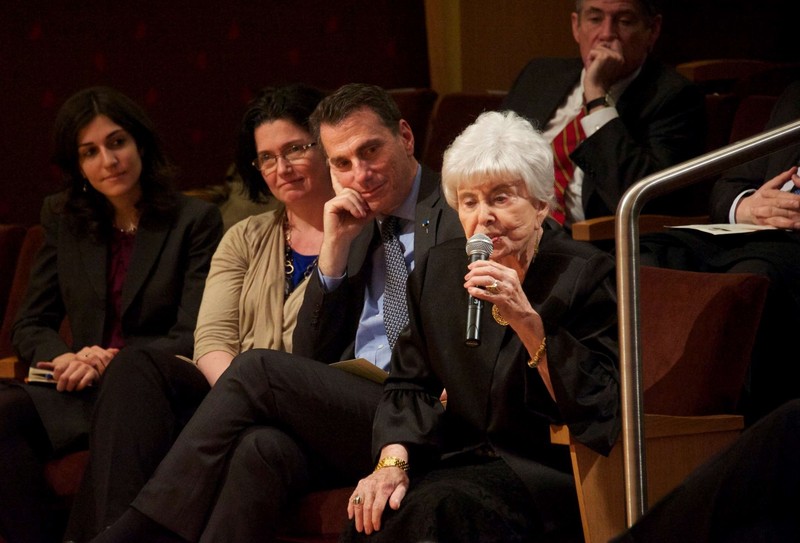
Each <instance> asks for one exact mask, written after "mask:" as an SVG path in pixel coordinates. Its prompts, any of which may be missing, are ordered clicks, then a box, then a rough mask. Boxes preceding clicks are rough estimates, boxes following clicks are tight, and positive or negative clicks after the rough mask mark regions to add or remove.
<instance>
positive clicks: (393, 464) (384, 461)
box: [375, 456, 408, 471]
mask: <svg viewBox="0 0 800 543" xmlns="http://www.w3.org/2000/svg"><path fill="white" fill-rule="evenodd" d="M383 468H400V469H401V470H403V471H408V462H406V461H405V460H403V459H402V458H397V457H396V456H387V457H385V458H381V459H380V462H378V465H377V466H375V471H378V470H379V469H383Z"/></svg>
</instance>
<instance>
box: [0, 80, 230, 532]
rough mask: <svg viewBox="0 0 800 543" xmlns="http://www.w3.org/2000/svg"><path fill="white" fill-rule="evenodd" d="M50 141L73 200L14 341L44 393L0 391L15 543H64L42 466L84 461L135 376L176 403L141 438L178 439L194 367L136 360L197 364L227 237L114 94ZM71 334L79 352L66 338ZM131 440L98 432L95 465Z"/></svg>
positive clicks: (73, 115)
mask: <svg viewBox="0 0 800 543" xmlns="http://www.w3.org/2000/svg"><path fill="white" fill-rule="evenodd" d="M54 135H55V156H54V161H55V163H56V164H57V166H58V167H59V169H60V170H61V171H62V173H63V176H64V180H65V185H66V187H65V190H63V191H61V192H59V193H57V194H55V195H52V196H49V197H47V198H46V199H45V201H44V205H43V207H42V213H41V225H42V227H43V229H44V242H43V245H42V247H41V249H40V251H39V253H38V255H37V257H36V261H35V263H34V266H33V269H32V273H31V278H30V283H29V286H28V290H27V293H26V297H25V300H24V302H23V303H22V306H21V308H20V311H19V313H18V315H17V318H16V321H15V323H14V326H13V331H12V341H13V344H14V348H15V350H16V352H17V353H18V354H19V356H20V358H21V359H22V360H25V361H26V362H29V363H30V364H31V366H32V368H37V369H40V370H45V371H46V373H47V374H49V380H50V382H49V383H48V384H27V385H22V384H16V383H12V384H8V385H2V384H0V458H2V462H0V534H2V536H3V537H4V538H5V540H6V541H8V543H16V542H24V543H38V542H51V541H61V540H62V539H61V536H62V533H63V530H64V520H65V519H64V512H63V506H62V508H61V509H60V510H58V511H56V510H55V509H54V508H53V506H54V505H58V504H59V503H60V502H61V501H62V500H63V498H62V500H59V499H58V498H57V497H56V496H54V495H53V492H52V490H51V489H50V487H49V486H48V485H47V483H46V482H45V479H44V474H43V469H44V463H45V462H46V461H48V460H51V459H55V458H59V457H62V456H64V455H66V454H67V453H69V452H72V451H76V450H81V449H85V448H86V445H87V436H88V434H89V432H90V428H91V417H92V412H93V410H94V412H95V416H96V417H98V418H102V417H104V416H113V415H114V413H115V412H118V411H120V410H125V409H126V408H127V398H128V397H129V396H132V395H137V394H138V390H136V387H137V384H136V382H135V380H130V381H129V380H128V379H129V377H128V376H130V375H132V374H134V373H135V372H139V373H141V374H147V375H148V376H150V377H153V378H156V379H160V380H161V381H162V382H163V383H164V384H163V386H165V387H169V388H171V389H173V390H174V394H172V395H171V396H170V397H169V403H166V402H165V403H166V406H163V407H164V410H163V411H161V412H159V414H160V415H161V416H160V417H159V418H160V420H148V421H146V424H145V425H142V424H140V425H139V426H148V427H149V426H152V427H153V431H154V432H155V431H160V432H161V433H162V435H163V434H166V435H168V436H173V435H176V434H177V432H178V431H179V425H180V410H181V409H182V408H184V407H185V406H190V405H194V406H196V405H197V403H199V401H200V399H202V397H203V396H204V395H205V393H206V391H207V390H208V384H207V383H206V381H205V379H204V378H203V376H202V374H201V373H200V372H199V371H197V369H196V368H194V367H193V366H192V365H190V364H186V363H185V362H182V361H180V360H178V359H175V358H174V356H173V359H172V360H171V361H168V362H167V363H166V364H164V365H163V366H161V367H157V368H156V367H147V366H145V365H143V364H141V363H140V360H141V358H142V357H141V356H140V354H139V353H140V352H143V351H145V350H156V349H163V350H166V351H169V352H171V353H174V354H182V355H186V356H190V355H191V353H192V345H193V332H194V327H195V324H196V318H197V313H198V310H199V307H200V300H201V297H202V292H203V286H204V283H205V279H206V275H207V274H208V270H209V266H210V262H211V256H212V255H213V253H214V250H215V249H216V247H217V244H218V243H219V240H220V238H221V236H222V219H221V217H220V213H219V210H218V209H216V207H215V206H213V205H211V204H209V203H207V202H203V201H201V200H199V199H196V198H190V197H188V196H184V195H181V194H180V193H178V192H177V191H176V190H175V189H174V187H173V181H174V174H175V169H174V167H173V166H172V165H171V163H170V162H169V161H168V159H167V157H166V156H165V154H164V153H163V151H162V148H161V143H160V141H159V139H158V137H157V134H156V132H155V130H154V128H153V125H152V122H151V121H150V119H148V117H147V115H146V114H145V112H144V111H143V110H142V109H141V108H140V107H139V106H138V105H137V104H135V103H134V102H133V101H132V100H131V99H130V98H128V97H127V96H125V95H123V94H122V93H120V92H118V91H116V90H114V89H110V88H106V87H93V88H88V89H84V90H82V91H80V92H78V93H77V94H75V95H73V96H72V97H70V98H69V99H68V100H67V101H66V102H65V103H64V105H63V106H62V107H61V109H60V110H59V112H58V115H57V117H56V121H55V130H54ZM65 320H66V321H67V322H68V323H69V332H70V336H71V341H65V339H64V336H62V335H61V334H60V333H59V329H60V328H61V326H62V321H65ZM65 324H66V323H65ZM121 382H122V383H123V386H120V383H121ZM104 398H108V399H109V401H105V400H104ZM159 407H161V406H159ZM104 409H107V411H106V412H104ZM128 433H131V434H135V431H134V430H132V429H131V428H127V427H118V428H104V429H103V431H102V432H100V433H98V434H96V435H97V438H96V439H91V440H89V446H90V452H91V455H92V457H94V456H95V454H96V453H97V454H102V451H103V449H104V447H105V446H106V444H108V443H114V442H116V441H117V440H118V439H119V438H120V436H124V435H125V434H128ZM154 467H155V465H153V468H154ZM134 471H135V470H134ZM122 476H123V478H126V477H129V476H130V474H129V473H127V472H126V473H123V474H122ZM107 482H108V479H107V478H106V479H98V480H96V481H95V483H96V490H97V495H98V496H100V495H103V494H106V496H107V497H108V499H109V500H113V499H114V492H115V490H116V487H115V486H114V485H116V483H114V485H111V486H108V485H106V483H107ZM104 499H105V498H104Z"/></svg>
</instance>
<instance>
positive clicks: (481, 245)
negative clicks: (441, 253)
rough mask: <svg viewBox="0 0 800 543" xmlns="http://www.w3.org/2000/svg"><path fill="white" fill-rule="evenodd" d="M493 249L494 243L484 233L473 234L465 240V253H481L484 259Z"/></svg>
mask: <svg viewBox="0 0 800 543" xmlns="http://www.w3.org/2000/svg"><path fill="white" fill-rule="evenodd" d="M492 251H494V245H492V240H491V238H490V237H489V236H487V235H486V234H473V235H472V237H470V238H469V239H468V240H467V254H468V255H470V256H472V255H481V256H482V257H483V258H484V259H486V258H489V256H490V255H491V254H492Z"/></svg>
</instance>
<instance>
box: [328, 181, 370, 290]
mask: <svg viewBox="0 0 800 543" xmlns="http://www.w3.org/2000/svg"><path fill="white" fill-rule="evenodd" d="M323 213H324V216H323V227H324V236H323V240H322V247H321V248H320V252H319V263H318V266H319V270H320V272H321V273H322V274H323V275H326V276H329V277H341V276H342V275H343V274H344V271H345V268H346V266H347V256H348V253H349V249H350V243H351V242H352V241H353V240H354V239H355V238H356V236H358V234H359V232H361V230H362V228H364V226H365V225H367V224H369V223H370V222H371V221H372V220H373V219H374V218H375V213H373V212H372V210H370V208H369V205H368V204H367V202H366V201H365V200H364V198H363V197H362V196H361V194H359V193H358V192H356V191H355V190H353V189H351V188H341V187H339V190H337V194H336V196H334V197H333V198H331V199H330V200H328V201H327V202H326V203H325V209H324V212H323Z"/></svg>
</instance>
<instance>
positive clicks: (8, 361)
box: [0, 356, 28, 381]
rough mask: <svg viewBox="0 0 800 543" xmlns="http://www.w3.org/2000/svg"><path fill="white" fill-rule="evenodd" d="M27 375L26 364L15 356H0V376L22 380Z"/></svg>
mask: <svg viewBox="0 0 800 543" xmlns="http://www.w3.org/2000/svg"><path fill="white" fill-rule="evenodd" d="M27 375H28V365H27V364H26V363H24V362H23V361H22V360H20V359H19V358H17V357H16V356H7V357H5V358H0V378H2V379H19V380H20V381H21V380H23V379H24V378H25V377H26V376H27Z"/></svg>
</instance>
